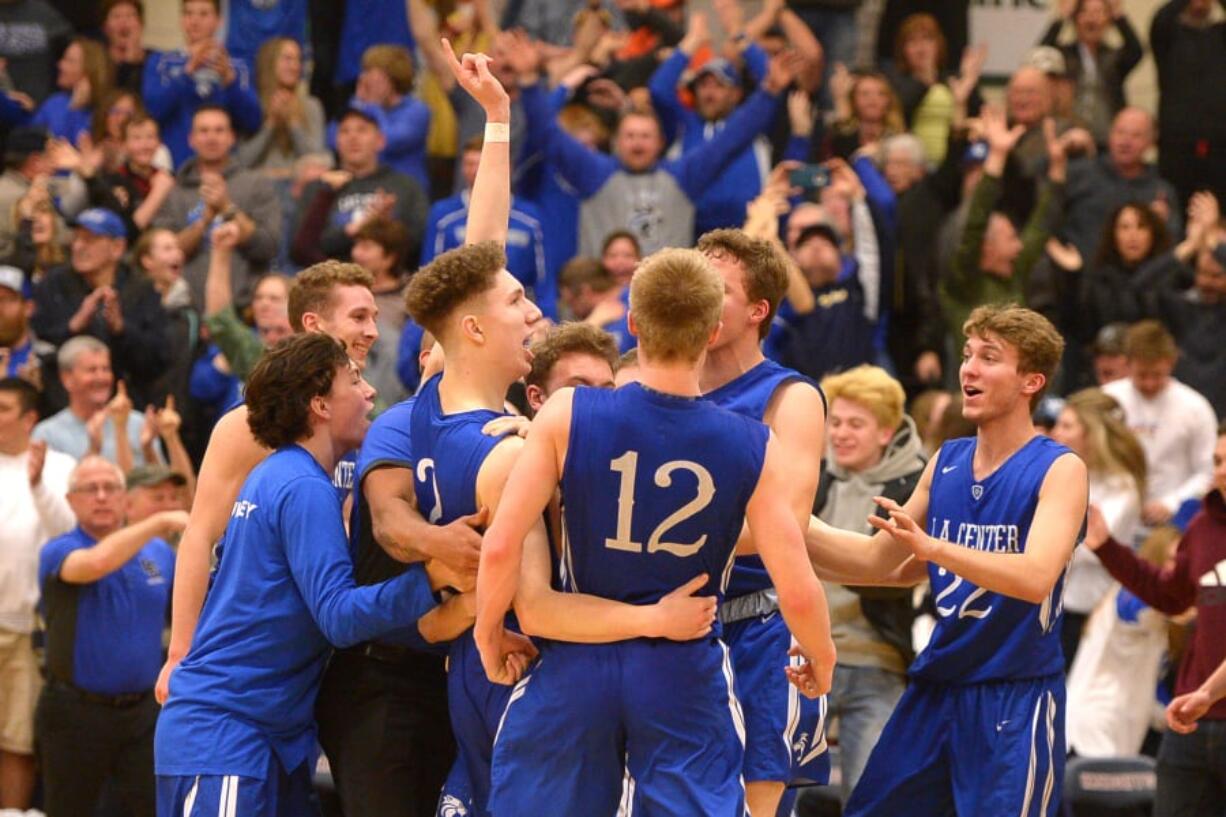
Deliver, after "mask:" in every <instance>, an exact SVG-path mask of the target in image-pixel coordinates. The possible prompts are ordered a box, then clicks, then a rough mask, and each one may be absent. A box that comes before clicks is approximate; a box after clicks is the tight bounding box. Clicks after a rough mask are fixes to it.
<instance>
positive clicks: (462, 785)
mask: <svg viewBox="0 0 1226 817" xmlns="http://www.w3.org/2000/svg"><path fill="white" fill-rule="evenodd" d="M447 662H448V663H447V710H448V713H449V714H450V716H451V731H452V732H454V733H455V741H456V760H455V765H456V767H462V768H459V769H457V768H455V767H453V768H452V771H451V774H449V775H448V776H447V784H446V785H445V786H444V788H443V799H441V800H440V804H439V807H440V809H441V808H442V806H443V801H444V800H446V798H447V797H448V795H450V796H451V797H452V798H454V800H455V801H456V802H459V803H462V804H463V805H465V806H466V807H467V810H468V813H469V814H472V815H477V817H481V815H485V814H488V810H487V803H488V802H489V791H490V759H491V757H492V756H493V752H494V736H495V735H496V734H497V733H498V723H499V721H501V720H502V713H503V712H504V711H506V708H507V701H508V700H509V699H510V697H511V687H509V686H505V685H503V684H495V683H493V682H492V681H490V680H489V678H487V677H486V675H485V668H484V667H482V666H481V656H480V654H479V653H478V652H477V642H476V641H474V640H473V634H472V630H469V631H468V632H466V633H464V635H462V636H460V637H459V638H457V639H456V640H455V641H453V642H452V644H451V651H450V652H449V654H448V657H447ZM457 813H458V812H457Z"/></svg>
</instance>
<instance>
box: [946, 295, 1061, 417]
mask: <svg viewBox="0 0 1226 817" xmlns="http://www.w3.org/2000/svg"><path fill="white" fill-rule="evenodd" d="M962 334H963V335H965V336H966V337H968V338H969V337H971V336H972V335H974V336H976V337H980V338H986V337H987V336H988V335H995V336H996V337H998V338H1000V339H1001V340H1003V341H1004V342H1005V343H1007V344H1009V345H1010V346H1012V347H1013V348H1014V349H1016V350H1017V370H1018V372H1020V373H1021V374H1041V375H1043V380H1044V383H1043V388H1041V389H1039V390H1038V391H1037V392H1035V393H1034V394H1033V395H1032V396H1031V398H1030V405H1031V407H1033V406H1035V405H1036V404H1037V403H1038V402H1039V400H1040V399H1041V398H1042V397H1043V392H1045V391H1047V387H1048V385H1050V384H1051V378H1052V375H1053V374H1054V373H1055V371H1056V366H1058V365H1059V363H1060V356H1061V355H1063V354H1064V338H1063V337H1061V336H1060V333H1059V332H1058V331H1056V327H1055V326H1053V325H1052V322H1051V321H1049V320H1048V319H1047V318H1045V317H1043V316H1042V315H1040V314H1039V313H1038V312H1035V311H1034V310H1033V309H1027V308H1026V307H1024V306H1018V305H1017V304H986V305H984V306H979V307H976V308H975V310H974V311H973V312H971V314H970V316H969V317H968V318H967V319H966V323H964V324H962Z"/></svg>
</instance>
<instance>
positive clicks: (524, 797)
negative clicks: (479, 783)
mask: <svg viewBox="0 0 1226 817" xmlns="http://www.w3.org/2000/svg"><path fill="white" fill-rule="evenodd" d="M743 755H744V725H743V721H742V719H741V712H740V705H739V704H738V703H737V699H736V696H735V694H734V687H733V680H732V667H731V662H730V660H729V658H728V651H727V647H725V646H724V645H723V643H722V642H720V641H719V640H718V639H715V638H706V639H703V640H700V641H689V642H685V643H677V642H669V641H657V640H647V639H639V640H635V641H624V642H620V643H617V644H561V643H547V644H545V645H544V646H543V647H542V649H541V660H540V662H539V663H538V664H537V666H536V667H535V668H534V669H533V670H532V672H531V673H530V674H529V675H527V676H526V677H525V678H524V679H523V680H521V681H520V682H519V684H518V685H517V686H516V687H515V691H514V692H513V693H512V695H511V702H510V704H508V706H507V711H506V716H505V718H504V719H503V723H502V729H501V731H500V732H499V734H498V740H497V743H496V744H495V746H494V768H493V778H492V785H491V790H490V811H491V812H492V813H493V814H495V815H497V817H539V815H541V814H609V815H611V814H615V813H617V810H618V804H619V802H620V801H621V798H622V791H623V778H624V777H625V772H627V771H628V772H629V776H630V777H631V778H632V779H633V782H632V785H633V790H632V792H633V793H632V794H629V791H628V795H629V796H630V797H632V798H633V802H634V815H635V817H662V816H663V815H669V816H670V817H671V816H672V815H676V817H691V815H695V814H702V815H711V817H742V815H743V814H744V812H745V788H744V784H743V782H742V780H741V765H742V762H743Z"/></svg>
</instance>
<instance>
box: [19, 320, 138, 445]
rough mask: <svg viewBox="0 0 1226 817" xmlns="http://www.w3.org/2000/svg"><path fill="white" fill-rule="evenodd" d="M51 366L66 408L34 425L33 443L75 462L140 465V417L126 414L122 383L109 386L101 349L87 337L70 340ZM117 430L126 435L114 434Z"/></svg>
mask: <svg viewBox="0 0 1226 817" xmlns="http://www.w3.org/2000/svg"><path fill="white" fill-rule="evenodd" d="M57 363H58V369H59V374H60V381H61V382H62V383H63V384H64V390H65V391H66V392H67V393H68V407H67V408H65V409H64V410H63V411H60V412H58V413H57V414H53V415H51V416H50V417H48V418H47V419H45V420H43V421H42V422H40V423H39V424H38V425H37V426H35V427H34V439H36V440H43V441H45V442H46V443H47V445H49V446H50V447H51V448H52V449H54V450H56V451H62V452H63V453H65V454H67V455H68V456H70V457H72V458H73V459H75V460H80V459H81V458H83V457H84V456H85V455H86V454H101V455H102V456H103V457H105V458H106V459H108V460H110V461H111V462H113V463H116V464H117V465H119V466H120V467H121V468H122V467H123V466H128V467H129V468H131V467H132V466H134V465H146V464H147V463H146V462H145V458H144V452H143V451H142V450H141V445H140V432H141V425H142V424H141V417H140V415H139V414H138V413H137V412H134V411H132V401H131V399H129V398H128V392H127V388H126V387H125V386H124V383H123V381H122V380H121V381H119V386H118V388H116V387H115V376H114V374H113V373H112V371H111V353H110V351H109V350H108V349H107V348H106V345H105V344H103V343H102V341H100V340H98V339H97V338H93V337H90V336H89V335H82V336H80V337H76V338H73V339H72V340H70V341H68V342H67V343H65V344H64V345H63V346H61V347H60V350H59V353H58V355H57ZM112 389H114V396H112ZM117 428H122V429H126V430H127V433H126V434H118V435H117V434H116V433H115V429H117Z"/></svg>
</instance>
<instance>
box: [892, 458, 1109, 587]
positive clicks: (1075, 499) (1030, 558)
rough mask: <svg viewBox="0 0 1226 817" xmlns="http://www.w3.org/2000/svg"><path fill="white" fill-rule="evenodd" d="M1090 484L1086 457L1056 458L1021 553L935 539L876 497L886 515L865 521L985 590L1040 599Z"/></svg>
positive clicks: (1056, 573)
mask: <svg viewBox="0 0 1226 817" xmlns="http://www.w3.org/2000/svg"><path fill="white" fill-rule="evenodd" d="M930 465H931V463H930ZM1089 490H1090V489H1089V477H1088V476H1087V474H1086V467H1085V463H1083V462H1082V461H1081V460H1080V459H1078V458H1077V456H1076V455H1073V454H1065V455H1063V456H1061V457H1060V458H1058V459H1057V460H1056V461H1055V462H1054V463H1053V464H1052V466H1051V468H1050V469H1049V470H1048V472H1047V476H1046V477H1045V478H1044V480H1043V487H1042V488H1040V489H1039V503H1038V507H1036V508H1035V512H1034V519H1033V520H1032V521H1031V523H1030V533H1029V535H1028V536H1027V537H1026V542H1025V543H1024V546H1023V547H1024V550H1023V552H1021V553H989V552H986V551H980V550H975V549H973V548H968V547H964V546H962V545H958V544H954V543H952V542H947V541H945V540H943V539H934V538H932V537H930V536H929V535H928V534H927V532H925V530H924V528H923V527H922V526H921V525H920V524H919V523H917V522H916V521H915V518H914V517H913V516H911V515H910V514H908V513H907V512H906V509H904V508H903V507H901V506H899V505H898V504H897V503H896V502H893V501H891V500H889V499H884V498H880V497H879V498H878V499H877V502H878V504H880V505H881V506H882V507H883V508H885V509H886V510H887V511H889V513H890V516H889V518H882V517H878V516H873V517H870V518H869V524H871V525H872V526H873V527H874V528H877V529H878V530H879V531H885V532H886V533H889V534H890V535H891V536H893V537H894V538H896V539H897V540H898V541H899V542H900V543H901V544H904V545H906V546H907V547H908V549H909V550H910V551H911V552H913V553H914V554H915V556H916V557H917V558H919V559H922V560H924V561H927V562H933V563H935V564H938V565H940V566H941V567H943V568H945V569H946V570H949V571H950V572H952V573H956V574H958V575H959V576H961V577H962V578H964V579H966V580H967V581H970V582H974V583H975V584H977V585H979V586H980V587H982V588H985V589H987V590H991V591H993V592H996V593H1001V594H1003V595H1006V596H1012V597H1013V598H1016V599H1021V600H1022V601H1028V602H1030V603H1031V604H1041V603H1042V602H1043V601H1044V600H1045V599H1046V598H1047V597H1048V596H1049V595H1050V594H1051V591H1052V587H1054V586H1055V584H1056V581H1057V580H1058V579H1059V578H1060V575H1061V574H1062V573H1063V572H1064V569H1065V567H1066V566H1067V565H1068V562H1069V558H1070V557H1071V556H1072V553H1073V547H1074V546H1075V545H1076V544H1077V537H1078V535H1079V533H1080V531H1081V524H1082V520H1083V519H1085V514H1086V505H1087V501H1088V496H1089ZM921 518H922V517H921Z"/></svg>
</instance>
